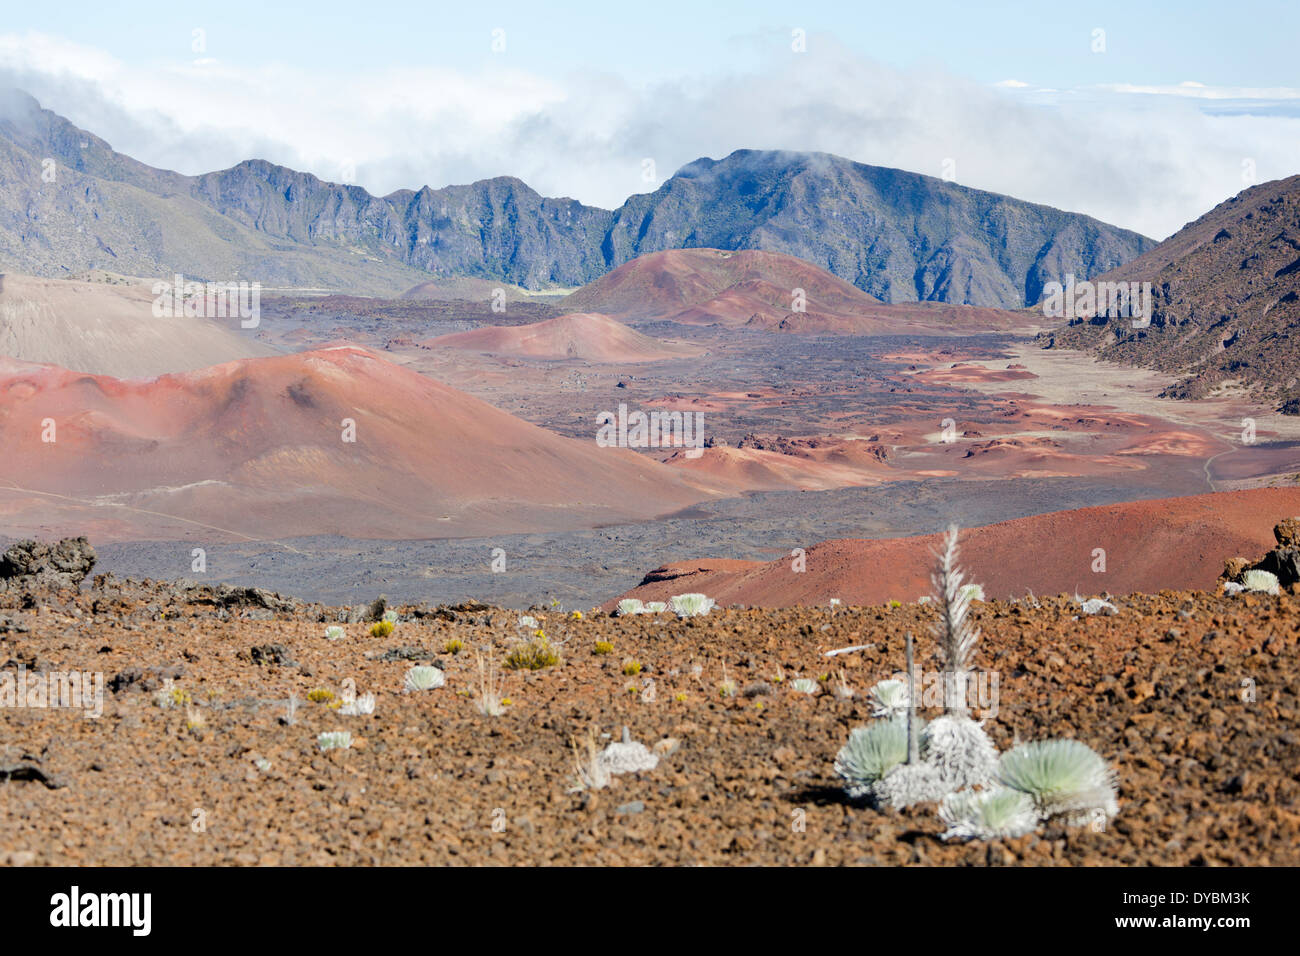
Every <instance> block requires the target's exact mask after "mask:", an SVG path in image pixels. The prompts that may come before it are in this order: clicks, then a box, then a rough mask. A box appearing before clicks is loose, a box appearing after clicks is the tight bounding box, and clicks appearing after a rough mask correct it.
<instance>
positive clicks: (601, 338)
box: [420, 312, 701, 364]
mask: <svg viewBox="0 0 1300 956" xmlns="http://www.w3.org/2000/svg"><path fill="white" fill-rule="evenodd" d="M420 344H421V345H425V346H430V347H438V346H441V347H444V348H455V349H469V350H472V351H475V352H490V353H492V354H494V355H511V356H515V357H518V358H542V359H585V360H586V361H588V362H617V363H620V364H621V363H628V362H658V361H662V360H663V359H670V358H683V357H685V356H691V355H699V354H700V352H701V350H700V349H697V348H695V347H693V346H690V345H684V344H678V343H675V342H660V341H659V340H657V339H652V338H651V337H650V336H648V335H642V334H641V333H640V332H637V331H635V330H633V329H629V328H628V327H627V326H626V325H624V324H623V323H622V322H617V321H615V320H614V319H611V318H610V317H609V316H607V315H599V314H597V313H590V312H574V313H571V314H569V315H561V316H557V317H556V318H554V319H547V320H546V321H545V322H535V323H533V324H532V325H493V326H488V327H487V328H481V329H471V330H470V331H468V332H455V333H453V334H451V335H440V336H438V337H437V338H435V339H427V340H426V341H424V342H422V343H420Z"/></svg>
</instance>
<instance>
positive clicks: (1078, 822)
mask: <svg viewBox="0 0 1300 956" xmlns="http://www.w3.org/2000/svg"><path fill="white" fill-rule="evenodd" d="M997 779H998V782H999V783H1001V784H1002V785H1003V786H1006V787H1010V788H1011V789H1012V790H1018V791H1020V792H1021V793H1023V794H1026V795H1027V796H1028V797H1029V799H1030V800H1032V801H1033V804H1034V808H1035V809H1036V810H1037V811H1038V815H1039V816H1040V817H1041V818H1043V819H1044V820H1046V819H1048V818H1049V817H1055V816H1061V817H1063V818H1064V820H1065V822H1066V823H1068V824H1070V825H1072V826H1082V825H1084V824H1087V823H1089V822H1090V821H1092V820H1093V819H1094V817H1095V811H1100V812H1101V813H1102V814H1104V815H1105V817H1106V818H1107V819H1109V818H1110V817H1113V816H1115V814H1117V813H1118V812H1119V804H1118V802H1117V801H1116V799H1115V771H1114V770H1112V769H1111V768H1110V766H1109V765H1108V764H1107V763H1106V761H1105V760H1103V759H1102V758H1101V757H1100V756H1099V755H1098V754H1097V753H1096V751H1094V750H1093V749H1092V748H1091V747H1089V746H1088V745H1087V744H1085V743H1082V742H1080V741H1078V740H1037V741H1033V742H1032V743H1027V744H1021V745H1020V746H1018V747H1014V748H1012V749H1011V750H1008V751H1007V752H1006V753H1004V754H1003V755H1002V757H1001V758H1000V759H999V760H998V765H997Z"/></svg>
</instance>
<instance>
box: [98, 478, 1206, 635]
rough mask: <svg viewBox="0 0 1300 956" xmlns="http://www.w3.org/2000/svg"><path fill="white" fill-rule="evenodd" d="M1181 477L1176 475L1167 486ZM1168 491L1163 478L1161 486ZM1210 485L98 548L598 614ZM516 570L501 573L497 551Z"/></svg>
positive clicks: (969, 484)
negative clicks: (704, 572) (923, 540)
mask: <svg viewBox="0 0 1300 956" xmlns="http://www.w3.org/2000/svg"><path fill="white" fill-rule="evenodd" d="M1166 477H1167V476H1166ZM1152 480H1153V481H1155V480H1157V479H1156V478H1153V479H1152ZM1203 490H1204V487H1203V485H1188V486H1179V485H1177V484H1171V483H1169V482H1167V481H1166V482H1165V483H1164V484H1163V485H1159V486H1157V485H1149V486H1148V485H1142V484H1140V483H1138V482H1137V481H1136V480H1135V479H1134V478H1133V477H1131V476H1130V477H1129V478H1126V479H1124V482H1123V483H1117V482H1113V481H1107V480H1104V479H1093V478H1022V479H1017V480H1016V481H1000V480H998V481H956V480H951V479H932V480H928V481H919V482H916V481H907V482H893V483H890V484H886V485H881V486H879V487H875V488H846V489H841V490H837V491H821V492H817V491H807V492H798V491H793V492H779V493H769V494H758V495H752V496H749V497H746V498H735V499H728V500H725V501H717V502H709V503H706V504H703V505H700V506H698V507H696V508H693V509H691V511H690V512H689V513H688V514H685V515H679V516H677V517H670V518H666V519H662V520H660V521H655V522H649V523H645V524H635V525H619V526H616V527H608V528H598V529H595V530H591V531H571V532H565V533H556V534H519V535H502V536H499V537H496V538H471V539H454V540H441V541H357V540H354V539H348V538H338V537H313V538H295V539H292V540H290V541H287V542H285V544H286V545H288V546H289V547H288V548H286V547H284V546H280V545H276V544H271V543H266V542H251V543H234V542H230V543H216V542H206V541H183V542H143V543H120V544H97V545H96V550H97V551H98V553H99V567H100V568H101V569H104V570H108V571H113V572H115V573H117V574H119V575H122V576H130V577H136V578H144V577H151V578H162V579H171V578H178V577H182V576H187V575H190V574H191V571H190V568H191V560H192V559H191V556H190V555H191V549H192V548H194V547H196V546H203V547H204V548H205V550H206V555H207V575H208V577H209V579H211V580H218V581H228V582H231V583H234V584H242V585H249V586H259V587H266V588H272V589H274V590H277V591H280V592H282V593H285V594H294V595H298V596H300V597H302V598H305V599H308V600H313V601H325V602H329V603H333V604H349V603H355V602H358V601H369V600H371V599H373V598H374V597H375V595H377V594H380V593H383V594H387V595H388V596H389V597H390V598H392V599H393V600H395V601H430V602H435V603H436V602H447V603H456V602H460V601H468V600H479V601H487V602H489V603H491V604H495V605H498V606H501V607H513V608H517V609H524V608H527V607H529V606H530V605H532V604H535V603H549V602H550V601H552V600H556V601H559V602H560V603H561V604H563V605H564V606H565V607H566V608H570V609H572V608H583V609H585V608H588V607H591V606H593V605H596V604H601V603H603V602H605V601H607V600H609V599H610V598H611V597H613V596H615V595H618V594H623V593H625V592H627V591H629V590H631V589H632V588H634V587H636V585H637V584H639V583H640V582H641V579H642V578H643V577H644V576H645V573H646V572H647V571H649V570H650V569H652V568H656V567H659V566H660V565H663V564H666V563H669V562H673V561H684V560H689V559H692V558H699V557H709V558H738V559H745V560H756V561H757V560H771V559H773V558H775V557H777V556H779V555H782V554H789V553H790V550H791V549H792V548H796V547H803V548H807V547H810V546H811V545H813V544H816V543H817V542H819V541H825V540H828V539H831V538H845V537H867V538H888V537H899V536H904V535H915V534H933V533H934V532H935V531H938V530H940V529H941V528H943V527H945V526H947V525H948V524H949V523H950V522H953V521H956V522H957V523H958V524H959V525H961V526H962V527H975V526H978V525H985V524H992V523H993V522H996V521H1006V520H1008V519H1011V518H1020V517H1024V516H1026V515H1032V514H1042V513H1044V512H1048V511H1063V510H1068V509H1072V508H1084V507H1089V506H1092V505H1103V504H1112V503H1115V502H1120V501H1136V500H1139V499H1144V498H1163V497H1169V496H1171V495H1177V494H1191V493H1197V492H1200V491H1203ZM495 548H500V549H502V550H503V551H504V552H505V559H506V560H505V571H504V572H502V573H494V572H492V570H491V564H492V560H493V549H495Z"/></svg>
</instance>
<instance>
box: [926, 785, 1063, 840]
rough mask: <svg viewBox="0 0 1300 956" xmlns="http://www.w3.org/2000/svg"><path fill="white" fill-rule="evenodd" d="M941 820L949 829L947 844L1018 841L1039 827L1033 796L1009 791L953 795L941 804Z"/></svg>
mask: <svg viewBox="0 0 1300 956" xmlns="http://www.w3.org/2000/svg"><path fill="white" fill-rule="evenodd" d="M939 819H941V820H942V821H943V822H944V823H945V824H946V825H947V827H948V829H947V830H946V831H945V832H944V834H943V838H944V839H945V840H996V839H999V838H1010V837H1018V836H1023V835H1024V834H1026V833H1030V832H1032V831H1033V830H1034V828H1035V827H1037V826H1038V812H1037V811H1036V810H1035V809H1034V803H1033V801H1032V800H1031V799H1030V798H1029V795H1028V794H1025V793H1022V792H1021V791H1019V790H1012V789H1010V788H1008V787H994V788H992V789H989V790H959V791H957V792H956V793H950V794H948V795H947V796H946V797H944V798H943V800H942V801H941V802H940V804H939Z"/></svg>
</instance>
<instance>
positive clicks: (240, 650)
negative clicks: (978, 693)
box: [0, 577, 1300, 865]
mask: <svg viewBox="0 0 1300 956" xmlns="http://www.w3.org/2000/svg"><path fill="white" fill-rule="evenodd" d="M1116 603H1117V604H1118V605H1119V611H1118V613H1117V614H1115V615H1113V616H1096V617H1082V618H1080V616H1079V612H1078V608H1077V606H1076V605H1075V604H1074V603H1073V601H1071V600H1069V599H1066V598H1065V597H1064V596H1061V597H1058V598H1053V599H1043V600H1042V606H1041V607H1030V606H1027V605H1025V604H1023V603H1022V604H1004V603H998V602H994V603H989V604H985V605H980V606H979V608H978V611H977V615H976V616H977V618H978V623H979V624H980V625H981V626H982V628H983V632H984V636H983V639H982V641H981V643H980V646H979V651H978V652H977V656H976V666H977V667H982V668H986V669H989V670H992V671H997V672H998V675H999V697H998V707H997V714H996V716H995V717H991V718H990V719H989V720H988V722H987V724H986V728H987V729H988V731H989V733H990V735H991V736H992V738H993V739H994V741H995V742H996V743H997V745H998V747H999V748H1000V749H1005V748H1006V747H1008V746H1010V745H1011V744H1012V742H1013V741H1014V740H1016V739H1019V740H1029V739H1039V738H1045V737H1052V736H1066V737H1077V738H1079V739H1080V740H1082V741H1084V742H1086V743H1087V744H1089V745H1090V746H1092V747H1093V748H1094V749H1095V750H1097V751H1098V752H1099V753H1101V754H1102V755H1103V756H1105V757H1106V758H1107V759H1108V760H1110V761H1112V762H1113V765H1114V767H1115V769H1116V771H1117V773H1118V779H1119V800H1120V813H1119V815H1118V817H1116V818H1115V819H1114V820H1112V821H1111V822H1110V824H1109V826H1108V827H1106V828H1105V829H1104V830H1102V831H1101V832H1094V831H1092V830H1091V829H1088V828H1066V827H1063V826H1058V825H1051V826H1047V827H1044V828H1040V830H1039V832H1038V833H1037V834H1033V835H1027V836H1023V837H1019V838H1017V839H1014V840H1001V841H995V842H992V843H981V842H974V843H944V842H943V841H942V840H941V839H940V837H939V835H940V833H941V832H942V830H943V826H942V824H941V823H940V821H939V820H938V818H937V815H936V814H935V812H934V807H933V805H923V806H921V807H917V808H913V809H911V810H908V811H905V812H901V813H900V812H896V811H888V812H878V811H875V810H872V809H869V808H867V807H865V806H862V805H858V804H854V803H852V802H850V801H848V800H846V799H845V798H844V797H843V795H842V792H841V790H840V788H839V783H838V780H837V778H836V777H835V775H834V772H833V770H832V762H833V760H834V757H835V754H836V751H837V750H838V749H839V747H840V746H841V745H842V744H843V743H844V741H845V740H846V738H847V736H848V733H849V730H850V729H851V728H852V727H855V726H858V725H860V724H863V723H866V722H867V721H869V720H870V719H871V718H870V716H869V715H870V708H869V706H868V704H867V703H866V701H865V700H864V691H865V689H866V688H868V687H870V686H871V684H873V683H874V682H875V681H877V680H879V679H882V678H884V677H888V676H890V675H891V674H893V673H894V672H895V671H897V670H898V669H899V668H901V666H902V664H903V642H904V634H905V633H906V632H907V631H909V630H910V631H912V632H913V633H915V634H916V635H918V638H919V639H920V640H919V649H920V651H921V661H920V663H921V666H922V667H923V668H933V667H935V666H936V661H934V660H933V659H932V655H931V653H930V652H931V650H932V647H933V642H932V640H931V639H930V638H929V637H928V636H927V630H926V629H927V622H928V615H929V613H930V612H928V611H927V609H926V608H925V607H924V606H918V605H908V606H903V607H899V608H892V609H891V608H879V607H869V608H839V609H836V611H835V613H834V614H833V615H832V614H831V612H830V609H815V608H814V609H800V610H788V611H760V610H740V609H730V610H722V609H718V610H715V611H714V612H713V613H711V614H709V615H708V616H707V617H704V618H695V619H690V620H685V621H681V620H677V619H675V618H668V617H666V616H661V617H649V616H638V617H632V618H610V617H606V616H604V615H587V616H586V617H585V618H584V619H582V620H576V619H573V618H572V617H571V616H567V615H563V614H560V613H539V614H538V615H537V617H539V618H540V621H539V623H540V626H541V627H542V628H544V629H545V630H546V631H547V633H548V634H550V635H551V636H552V637H553V638H554V639H555V640H556V641H563V645H562V648H563V661H562V662H561V663H559V664H558V665H556V666H553V667H548V668H545V669H543V670H539V671H533V672H517V671H506V672H505V677H504V689H503V693H504V695H505V696H506V697H508V698H509V700H510V703H509V704H507V705H505V707H504V711H505V712H504V714H502V715H501V716H497V717H489V716H484V715H483V714H481V713H480V712H479V710H478V708H477V706H476V701H475V695H476V694H477V688H478V673H477V670H476V667H475V651H476V650H477V651H480V652H481V654H482V656H483V658H484V659H485V660H491V661H494V662H497V661H501V660H502V659H503V658H504V656H505V654H506V653H507V651H508V649H509V648H510V646H511V644H512V642H513V641H515V640H517V634H518V632H519V628H518V617H519V615H518V614H517V613H516V612H511V611H504V610H501V609H498V608H493V607H487V606H484V605H468V606H465V605H462V606H461V607H459V608H446V607H444V608H441V609H436V608H430V607H405V608H401V609H400V612H401V619H400V621H399V623H398V624H397V625H396V629H395V630H394V631H393V632H392V633H391V634H390V635H388V636H386V637H374V636H371V635H370V633H369V625H368V624H367V623H364V622H356V623H345V624H344V625H343V627H344V629H345V636H343V637H342V638H340V639H337V640H333V641H331V640H327V639H326V637H325V636H324V628H325V626H326V622H328V621H332V620H337V619H339V618H343V619H348V618H353V619H356V618H360V617H362V616H364V614H363V612H364V611H365V609H363V608H356V609H352V610H348V609H327V608H323V607H320V606H312V605H305V604H301V603H298V602H288V601H284V602H282V601H280V600H279V599H277V598H275V597H273V596H271V595H269V594H267V593H266V592H256V591H242V590H238V589H229V588H219V589H209V588H206V587H194V586H189V587H185V586H176V585H135V584H130V583H123V582H120V581H117V580H115V579H112V578H111V577H110V578H108V579H101V580H100V581H99V585H98V586H96V587H86V588H85V589H84V590H82V591H80V592H74V591H63V592H59V593H55V592H51V591H41V592H31V591H24V590H20V589H18V588H15V587H13V586H11V587H9V589H8V590H0V664H2V665H3V666H2V668H0V672H3V673H11V672H14V671H16V670H17V669H18V668H19V667H22V668H25V669H26V670H27V671H28V672H30V671H37V672H45V671H88V672H95V673H99V674H102V675H103V678H104V680H105V688H104V692H103V713H102V716H100V717H98V718H97V719H86V718H85V717H84V716H83V715H82V714H81V713H80V712H79V711H74V710H71V709H66V708H65V709H45V710H41V709H33V708H26V709H23V708H13V707H4V708H0V777H3V778H6V779H5V780H4V782H0V864H3V863H10V864H14V863H17V864H244V865H251V864H476V863H492V864H674V865H676V864H710V865H717V864H809V863H811V864H823V863H824V864H827V865H840V864H882V865H893V864H972V865H985V864H989V865H1001V864H1034V865H1038V864H1044V865H1050V864H1125V865H1133V864H1162V865H1165V864H1167V865H1186V864H1206V865H1216V864H1271V865H1295V864H1297V863H1300V812H1297V800H1298V799H1300V773H1298V771H1297V766H1300V760H1298V758H1300V740H1298V739H1297V725H1296V718H1297V691H1298V689H1300V673H1298V672H1297V665H1296V643H1297V633H1298V631H1300V614H1298V613H1297V611H1298V610H1300V600H1298V599H1297V597H1296V596H1295V595H1290V594H1283V595H1282V596H1281V597H1265V596H1254V595H1252V596H1246V597H1231V598H1230V597H1222V596H1215V595H1210V594H1205V593H1170V592H1165V593H1162V594H1159V595H1156V596H1135V597H1132V598H1126V599H1119V600H1117V601H1116ZM453 640H459V641H460V642H462V643H463V645H464V647H463V649H461V650H460V651H459V652H458V653H454V654H453V653H451V652H450V649H451V647H452V646H454V645H451V646H449V642H450V641H453ZM597 641H607V642H609V643H610V644H612V648H611V649H610V651H609V653H604V654H601V653H597V646H596V642H597ZM858 644H866V645H869V646H868V647H867V648H866V649H865V650H861V651H855V652H852V653H847V654H843V655H839V656H837V657H834V658H830V659H828V658H826V657H825V656H824V652H825V651H827V650H829V649H833V648H840V647H845V646H848V645H858ZM414 662H427V663H436V664H437V665H439V666H440V667H443V668H445V673H446V685H445V686H443V687H441V688H438V689H435V690H428V691H420V692H413V693H402V684H403V676H404V674H405V673H406V671H407V669H408V668H409V667H410V666H411V665H412V663H414ZM634 663H635V664H639V665H640V671H639V673H637V674H635V675H634V676H629V674H627V673H625V671H631V670H633V669H634V666H633V665H634ZM841 671H842V675H843V679H844V681H845V682H846V683H847V684H848V685H849V686H851V687H852V688H853V689H854V690H855V691H856V693H855V695H854V697H852V698H851V699H847V700H846V699H839V698H837V696H836V695H834V694H832V693H829V692H826V689H827V688H828V687H829V686H830V685H832V684H834V683H835V682H837V681H838V680H839V679H840V674H841ZM799 677H807V678H811V679H812V680H814V681H816V682H817V683H818V684H819V686H821V687H822V689H823V690H822V692H821V693H818V694H817V695H816V696H808V695H805V694H802V693H799V692H797V691H795V690H793V689H792V688H791V684H792V682H793V681H794V680H795V679H796V678H799ZM168 680H170V681H171V683H170V684H167V683H166V682H167V681H168ZM728 680H729V681H734V683H735V687H736V691H737V692H736V694H735V695H734V696H724V695H723V694H722V693H721V692H720V690H719V687H720V685H721V684H723V682H724V681H728ZM652 688H653V689H652ZM168 689H170V690H171V691H172V692H173V693H174V698H175V699H176V700H180V701H182V702H183V701H184V700H185V699H186V698H188V700H189V701H190V706H189V707H188V708H187V707H185V706H179V705H178V706H173V707H161V706H159V705H158V702H157V700H158V692H159V691H160V690H162V691H164V692H166V691H167V690H168ZM314 689H323V690H328V691H330V692H332V693H333V694H335V695H345V694H346V693H348V692H349V691H350V690H353V689H354V690H355V692H356V693H357V694H365V693H367V692H370V693H374V694H375V697H376V708H375V711H374V713H373V714H372V715H370V716H344V715H343V714H342V713H341V712H340V711H339V710H337V709H334V708H333V707H332V706H331V704H330V703H329V702H328V701H324V702H313V701H311V700H309V699H308V697H309V694H310V693H311V692H312V691H313V690H314ZM290 695H296V698H297V700H298V706H297V708H296V712H295V713H294V715H293V717H292V720H290V719H289V717H288V710H289V707H288V701H289V698H290ZM315 696H318V697H320V696H323V695H320V694H317V695H315ZM934 714H935V712H933V711H932V712H930V713H929V716H934ZM624 727H627V728H628V729H629V732H630V734H631V738H632V739H633V740H636V741H640V742H642V743H644V744H645V745H647V746H648V747H651V748H655V749H656V750H657V751H658V752H659V753H660V754H661V758H660V760H659V762H658V765H657V766H656V767H655V768H654V769H652V770H648V771H644V772H641V773H636V774H626V775H622V776H617V777H614V778H612V783H611V784H610V786H608V787H606V788H604V789H598V790H585V791H578V792H571V788H572V787H573V785H574V777H575V774H574V766H573V749H572V746H571V741H577V742H579V743H580V744H581V743H582V742H585V741H586V740H588V739H589V738H588V735H594V736H595V739H596V741H597V742H598V744H599V745H600V746H603V745H604V743H605V742H606V741H605V737H604V735H610V736H611V739H617V738H618V737H619V736H620V735H621V732H622V728H624ZM335 730H348V731H350V732H351V733H352V735H353V740H352V746H351V748H350V749H346V750H343V749H336V750H331V751H329V752H324V753H323V752H321V750H320V749H319V747H318V746H317V735H318V734H320V733H322V732H325V731H335Z"/></svg>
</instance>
